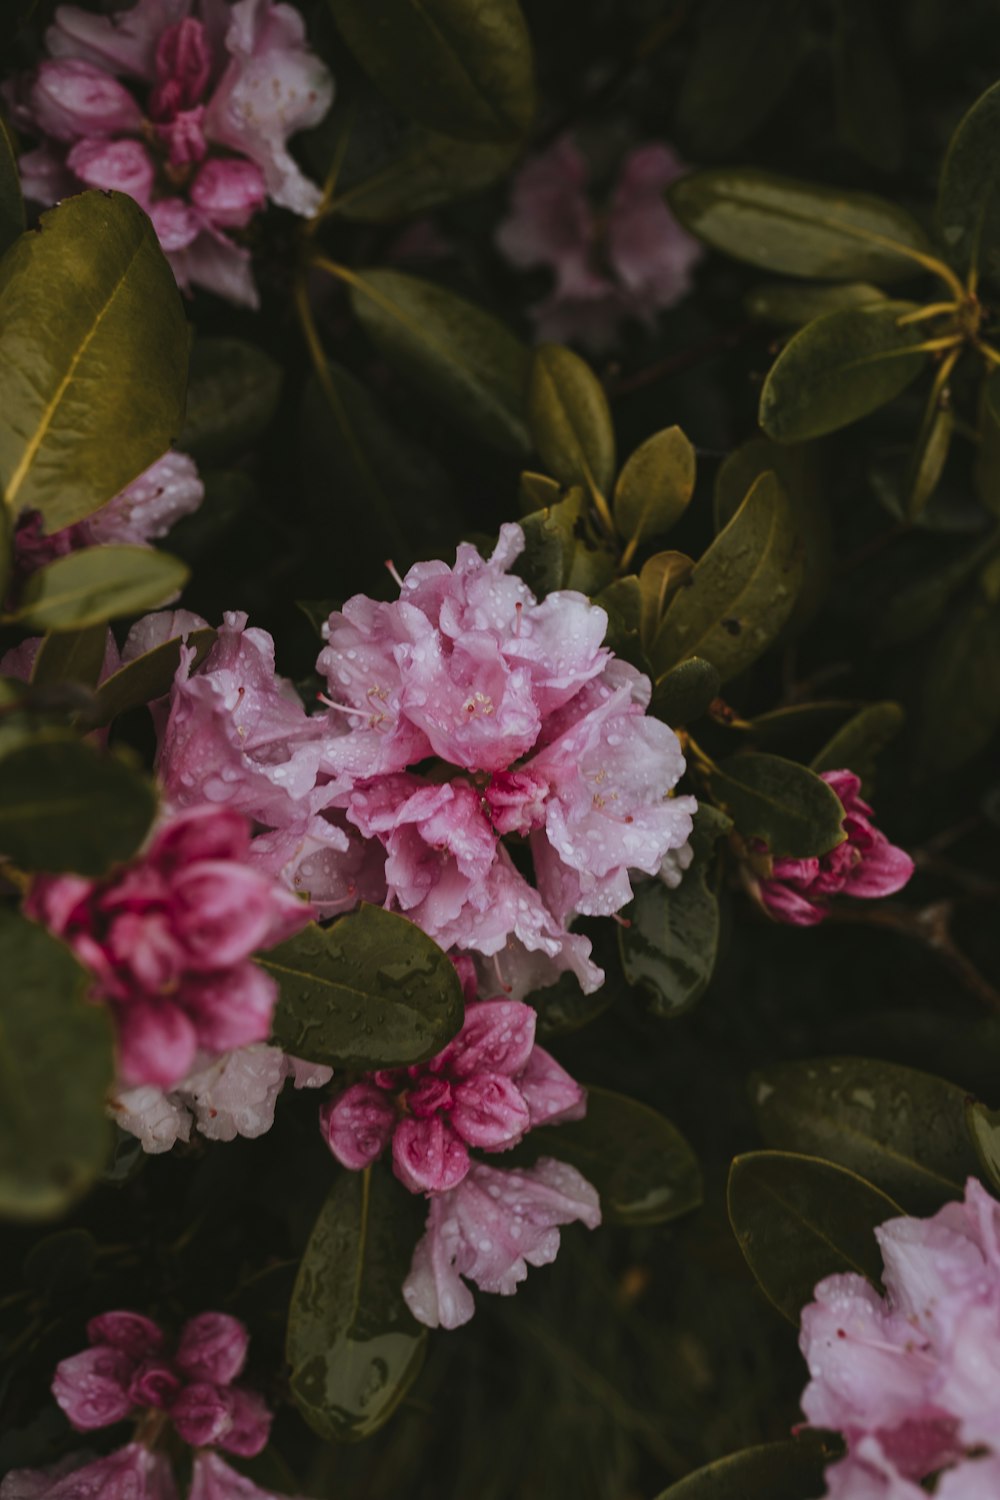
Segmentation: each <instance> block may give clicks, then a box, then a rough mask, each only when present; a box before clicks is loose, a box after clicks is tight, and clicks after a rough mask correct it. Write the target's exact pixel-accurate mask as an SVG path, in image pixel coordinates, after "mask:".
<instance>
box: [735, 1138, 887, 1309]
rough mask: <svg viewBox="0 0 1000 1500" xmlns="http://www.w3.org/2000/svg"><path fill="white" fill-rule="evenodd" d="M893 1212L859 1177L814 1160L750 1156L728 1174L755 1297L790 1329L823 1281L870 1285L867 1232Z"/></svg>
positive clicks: (871, 1246) (872, 1242) (871, 1245)
mask: <svg viewBox="0 0 1000 1500" xmlns="http://www.w3.org/2000/svg"><path fill="white" fill-rule="evenodd" d="M899 1212H900V1210H899V1207H898V1206H897V1204H895V1203H894V1202H893V1201H892V1199H891V1198H889V1197H887V1196H886V1195H885V1194H884V1193H880V1192H879V1190H878V1188H876V1187H873V1186H872V1184H871V1183H870V1182H866V1181H865V1180H864V1178H863V1177H858V1176H857V1175H856V1174H855V1173H854V1172H848V1171H846V1170H845V1169H844V1168H843V1167H836V1166H834V1165H833V1163H832V1162H828V1161H819V1160H818V1159H817V1158H816V1157H814V1156H798V1155H793V1154H792V1153H791V1152H786V1151H750V1152H748V1153H747V1154H746V1155H745V1156H737V1158H736V1159H735V1161H734V1162H733V1165H732V1167H731V1169H730V1173H729V1219H730V1223H731V1224H732V1226H733V1233H734V1234H735V1235H736V1239H737V1241H738V1243H739V1247H740V1249H741V1250H742V1251H743V1255H744V1258H745V1259H746V1263H747V1265H748V1266H749V1267H750V1269H751V1271H752V1272H753V1274H754V1276H755V1277H756V1279H757V1282H758V1284H759V1285H760V1288H761V1290H762V1291H763V1292H764V1294H765V1296H766V1297H768V1298H769V1299H770V1301H771V1302H773V1303H774V1305H775V1307H776V1308H777V1309H778V1311H779V1312H781V1313H784V1315H785V1317H786V1318H788V1319H789V1320H790V1322H792V1323H798V1321H799V1314H800V1313H801V1311H802V1308H803V1307H805V1305H806V1304H807V1303H809V1302H811V1301H812V1300H813V1289H814V1287H815V1286H816V1283H817V1282H818V1281H822V1279H823V1278H824V1277H825V1276H832V1275H834V1274H835V1273H838V1272H844V1271H853V1272H855V1273H856V1274H860V1275H861V1276H867V1278H868V1280H869V1281H871V1282H873V1283H876V1284H877V1282H878V1279H879V1276H880V1275H881V1271H882V1257H881V1255H880V1253H879V1248H878V1241H877V1240H876V1239H875V1234H874V1231H875V1229H876V1228H877V1227H878V1225H879V1224H884V1223H885V1221H886V1220H887V1219H892V1218H896V1217H897V1216H898V1215H899Z"/></svg>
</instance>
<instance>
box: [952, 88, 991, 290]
mask: <svg viewBox="0 0 1000 1500" xmlns="http://www.w3.org/2000/svg"><path fill="white" fill-rule="evenodd" d="M998 131H1000V83H995V84H994V85H993V87H992V88H988V89H987V90H986V92H985V94H981V95H980V96H979V98H978V99H977V100H976V102H975V104H973V106H972V108H971V109H970V110H969V111H968V112H967V113H966V114H965V115H964V116H963V118H962V119H961V120H960V122H959V125H958V128H957V130H956V131H955V134H954V135H953V136H952V138H951V141H950V143H949V145H948V150H947V153H946V155H945V159H944V165H943V166H942V168H941V181H940V183H939V185H938V201H937V225H938V232H939V234H940V236H941V238H942V240H943V241H944V243H945V245H946V246H947V248H948V253H949V257H950V259H951V261H952V263H953V265H955V266H956V267H957V268H958V270H959V271H960V272H962V274H963V275H964V274H965V273H967V272H968V271H969V270H971V269H972V267H974V266H978V267H980V269H981V270H982V272H983V274H984V275H994V276H995V275H996V272H997V270H998V268H1000V253H998V250H997V244H998V239H1000V196H998V193H997V188H998V187H1000V169H998V165H997V156H996V150H995V145H996V139H997V132H998Z"/></svg>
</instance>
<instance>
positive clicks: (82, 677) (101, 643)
mask: <svg viewBox="0 0 1000 1500" xmlns="http://www.w3.org/2000/svg"><path fill="white" fill-rule="evenodd" d="M107 642H108V631H107V626H106V625H103V624H99V625H88V626H87V627H86V629H84V630H67V631H65V632H63V633H61V634H59V635H47V636H46V637H45V638H44V640H43V641H42V644H41V645H40V646H39V648H38V654H37V655H36V657H35V664H34V667H33V668H32V671H31V681H32V684H33V686H35V687H51V686H53V685H54V684H56V683H60V682H76V683H79V684H80V686H81V687H85V688H93V687H96V686H97V679H98V678H99V677H100V675H101V667H102V666H103V665H104V654H105V651H106V649H107Z"/></svg>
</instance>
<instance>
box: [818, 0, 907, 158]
mask: <svg viewBox="0 0 1000 1500" xmlns="http://www.w3.org/2000/svg"><path fill="white" fill-rule="evenodd" d="M835 14H836V30H835V33H834V54H833V60H834V98H835V102H836V107H837V134H838V136H839V137H840V139H841V141H843V143H844V145H845V146H847V147H848V149H849V150H851V151H853V152H854V153H855V154H856V155H857V156H860V157H861V159H862V161H866V162H868V163H869V165H870V166H873V167H876V168H878V170H879V171H881V172H895V171H898V169H899V166H900V162H901V160H902V156H903V140H904V134H905V116H904V113H903V98H902V92H901V90H900V85H899V77H898V74H897V72H896V69H895V67H894V66H893V59H892V55H891V53H890V51H889V49H888V47H887V46H886V43H885V38H884V37H883V35H882V28H881V27H880V26H879V24H878V20H877V18H876V16H875V15H874V14H873V13H872V9H871V7H870V6H869V4H868V0H837V5H836V13H835Z"/></svg>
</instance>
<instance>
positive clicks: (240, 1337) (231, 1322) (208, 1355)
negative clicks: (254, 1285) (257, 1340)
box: [175, 1312, 250, 1385]
mask: <svg viewBox="0 0 1000 1500" xmlns="http://www.w3.org/2000/svg"><path fill="white" fill-rule="evenodd" d="M249 1342H250V1340H249V1336H248V1334H247V1331H246V1328H245V1327H244V1326H243V1324H242V1323H241V1322H240V1321H239V1319H238V1318H232V1317H230V1316H229V1314H228V1313H213V1312H207V1313H201V1314H200V1316H198V1317H197V1318H191V1319H189V1320H188V1322H187V1323H185V1324H184V1327H183V1328H182V1330H181V1337H180V1342H179V1343H178V1345H177V1354H176V1356H175V1363H176V1365H177V1368H178V1369H179V1370H181V1371H182V1372H183V1373H184V1374H185V1375H187V1376H188V1378H189V1379H191V1380H195V1381H211V1382H212V1384H213V1385H229V1384H230V1383H231V1382H232V1381H233V1380H235V1379H236V1377H237V1375H238V1374H239V1373H240V1371H241V1370H242V1368H243V1366H244V1364H245V1363H246V1357H247V1346H248V1344H249Z"/></svg>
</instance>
